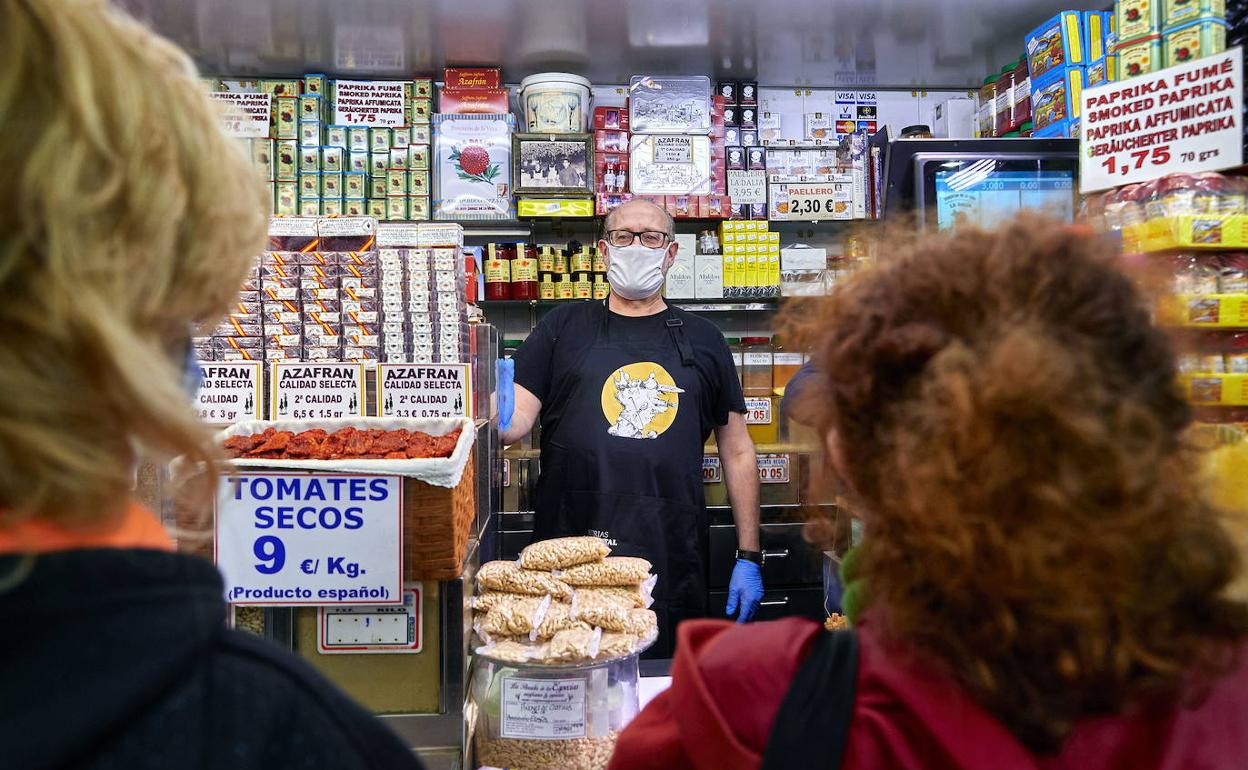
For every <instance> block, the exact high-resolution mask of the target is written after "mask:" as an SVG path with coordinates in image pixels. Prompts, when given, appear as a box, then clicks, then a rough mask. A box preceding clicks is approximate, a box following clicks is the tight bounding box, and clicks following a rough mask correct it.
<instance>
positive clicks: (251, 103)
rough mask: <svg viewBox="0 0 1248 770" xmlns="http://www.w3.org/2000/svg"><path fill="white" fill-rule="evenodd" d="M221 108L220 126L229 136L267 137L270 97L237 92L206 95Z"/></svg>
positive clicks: (213, 92)
mask: <svg viewBox="0 0 1248 770" xmlns="http://www.w3.org/2000/svg"><path fill="white" fill-rule="evenodd" d="M208 96H209V97H211V98H212V99H213V100H214V101H216V102H217V103H218V104H219V105H220V107H221V126H222V128H224V129H225V133H227V134H229V135H230V136H237V137H242V138H251V139H263V138H264V137H266V136H268V135H269V113H270V111H271V109H272V107H271V100H272V98H273V97H272V96H271V95H269V94H254V93H245V92H238V91H228V92H227V91H212V92H210V93H209V94H208Z"/></svg>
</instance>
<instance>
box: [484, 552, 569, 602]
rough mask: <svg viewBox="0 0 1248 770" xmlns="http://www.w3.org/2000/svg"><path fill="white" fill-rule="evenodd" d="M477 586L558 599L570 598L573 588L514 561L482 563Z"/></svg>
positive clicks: (548, 574)
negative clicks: (548, 595)
mask: <svg viewBox="0 0 1248 770" xmlns="http://www.w3.org/2000/svg"><path fill="white" fill-rule="evenodd" d="M477 587H478V589H488V590H490V591H501V592H503V593H513V594H526V595H528V596H545V595H546V594H550V595H551V596H553V597H555V598H556V599H568V598H570V597H571V596H572V588H571V586H569V585H568V584H567V583H565V582H563V581H561V580H557V579H556V578H554V577H552V576H551V575H550V573H547V572H537V571H535V570H529V569H523V568H521V566H520V565H519V564H518V563H516V562H514V561H492V562H488V563H486V564H482V565H481V568H480V569H478V570H477Z"/></svg>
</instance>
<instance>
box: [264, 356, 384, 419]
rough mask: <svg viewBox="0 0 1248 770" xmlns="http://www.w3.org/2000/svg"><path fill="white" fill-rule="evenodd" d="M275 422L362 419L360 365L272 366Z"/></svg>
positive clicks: (296, 364)
mask: <svg viewBox="0 0 1248 770" xmlns="http://www.w3.org/2000/svg"><path fill="white" fill-rule="evenodd" d="M271 379H272V382H273V394H272V396H273V400H272V404H271V406H272V408H271V409H270V410H269V411H270V412H271V413H272V417H271V419H274V420H335V419H339V418H342V417H362V416H364V365H363V364H308V363H293V362H279V363H274V364H273V376H272V378H271Z"/></svg>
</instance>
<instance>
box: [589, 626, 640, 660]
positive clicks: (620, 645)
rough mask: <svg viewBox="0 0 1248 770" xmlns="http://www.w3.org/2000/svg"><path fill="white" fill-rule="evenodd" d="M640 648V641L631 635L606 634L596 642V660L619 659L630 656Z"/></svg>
mask: <svg viewBox="0 0 1248 770" xmlns="http://www.w3.org/2000/svg"><path fill="white" fill-rule="evenodd" d="M640 646H641V639H640V638H638V637H637V636H635V635H633V634H618V633H614V632H606V633H604V634H603V635H602V636H601V638H599V640H598V654H597V655H595V656H594V657H596V658H620V657H623V656H625V655H632V654H633V653H634V652H636V651H637V648H638V647H640Z"/></svg>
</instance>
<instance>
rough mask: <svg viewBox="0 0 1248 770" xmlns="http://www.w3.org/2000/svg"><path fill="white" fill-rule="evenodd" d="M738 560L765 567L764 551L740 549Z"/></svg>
mask: <svg viewBox="0 0 1248 770" xmlns="http://www.w3.org/2000/svg"><path fill="white" fill-rule="evenodd" d="M737 558H738V559H745V560H746V561H752V562H754V563H755V564H757V565H758V566H760V567H761V566H763V552H762V551H743V550H741V549H740V548H738V549H737Z"/></svg>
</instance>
